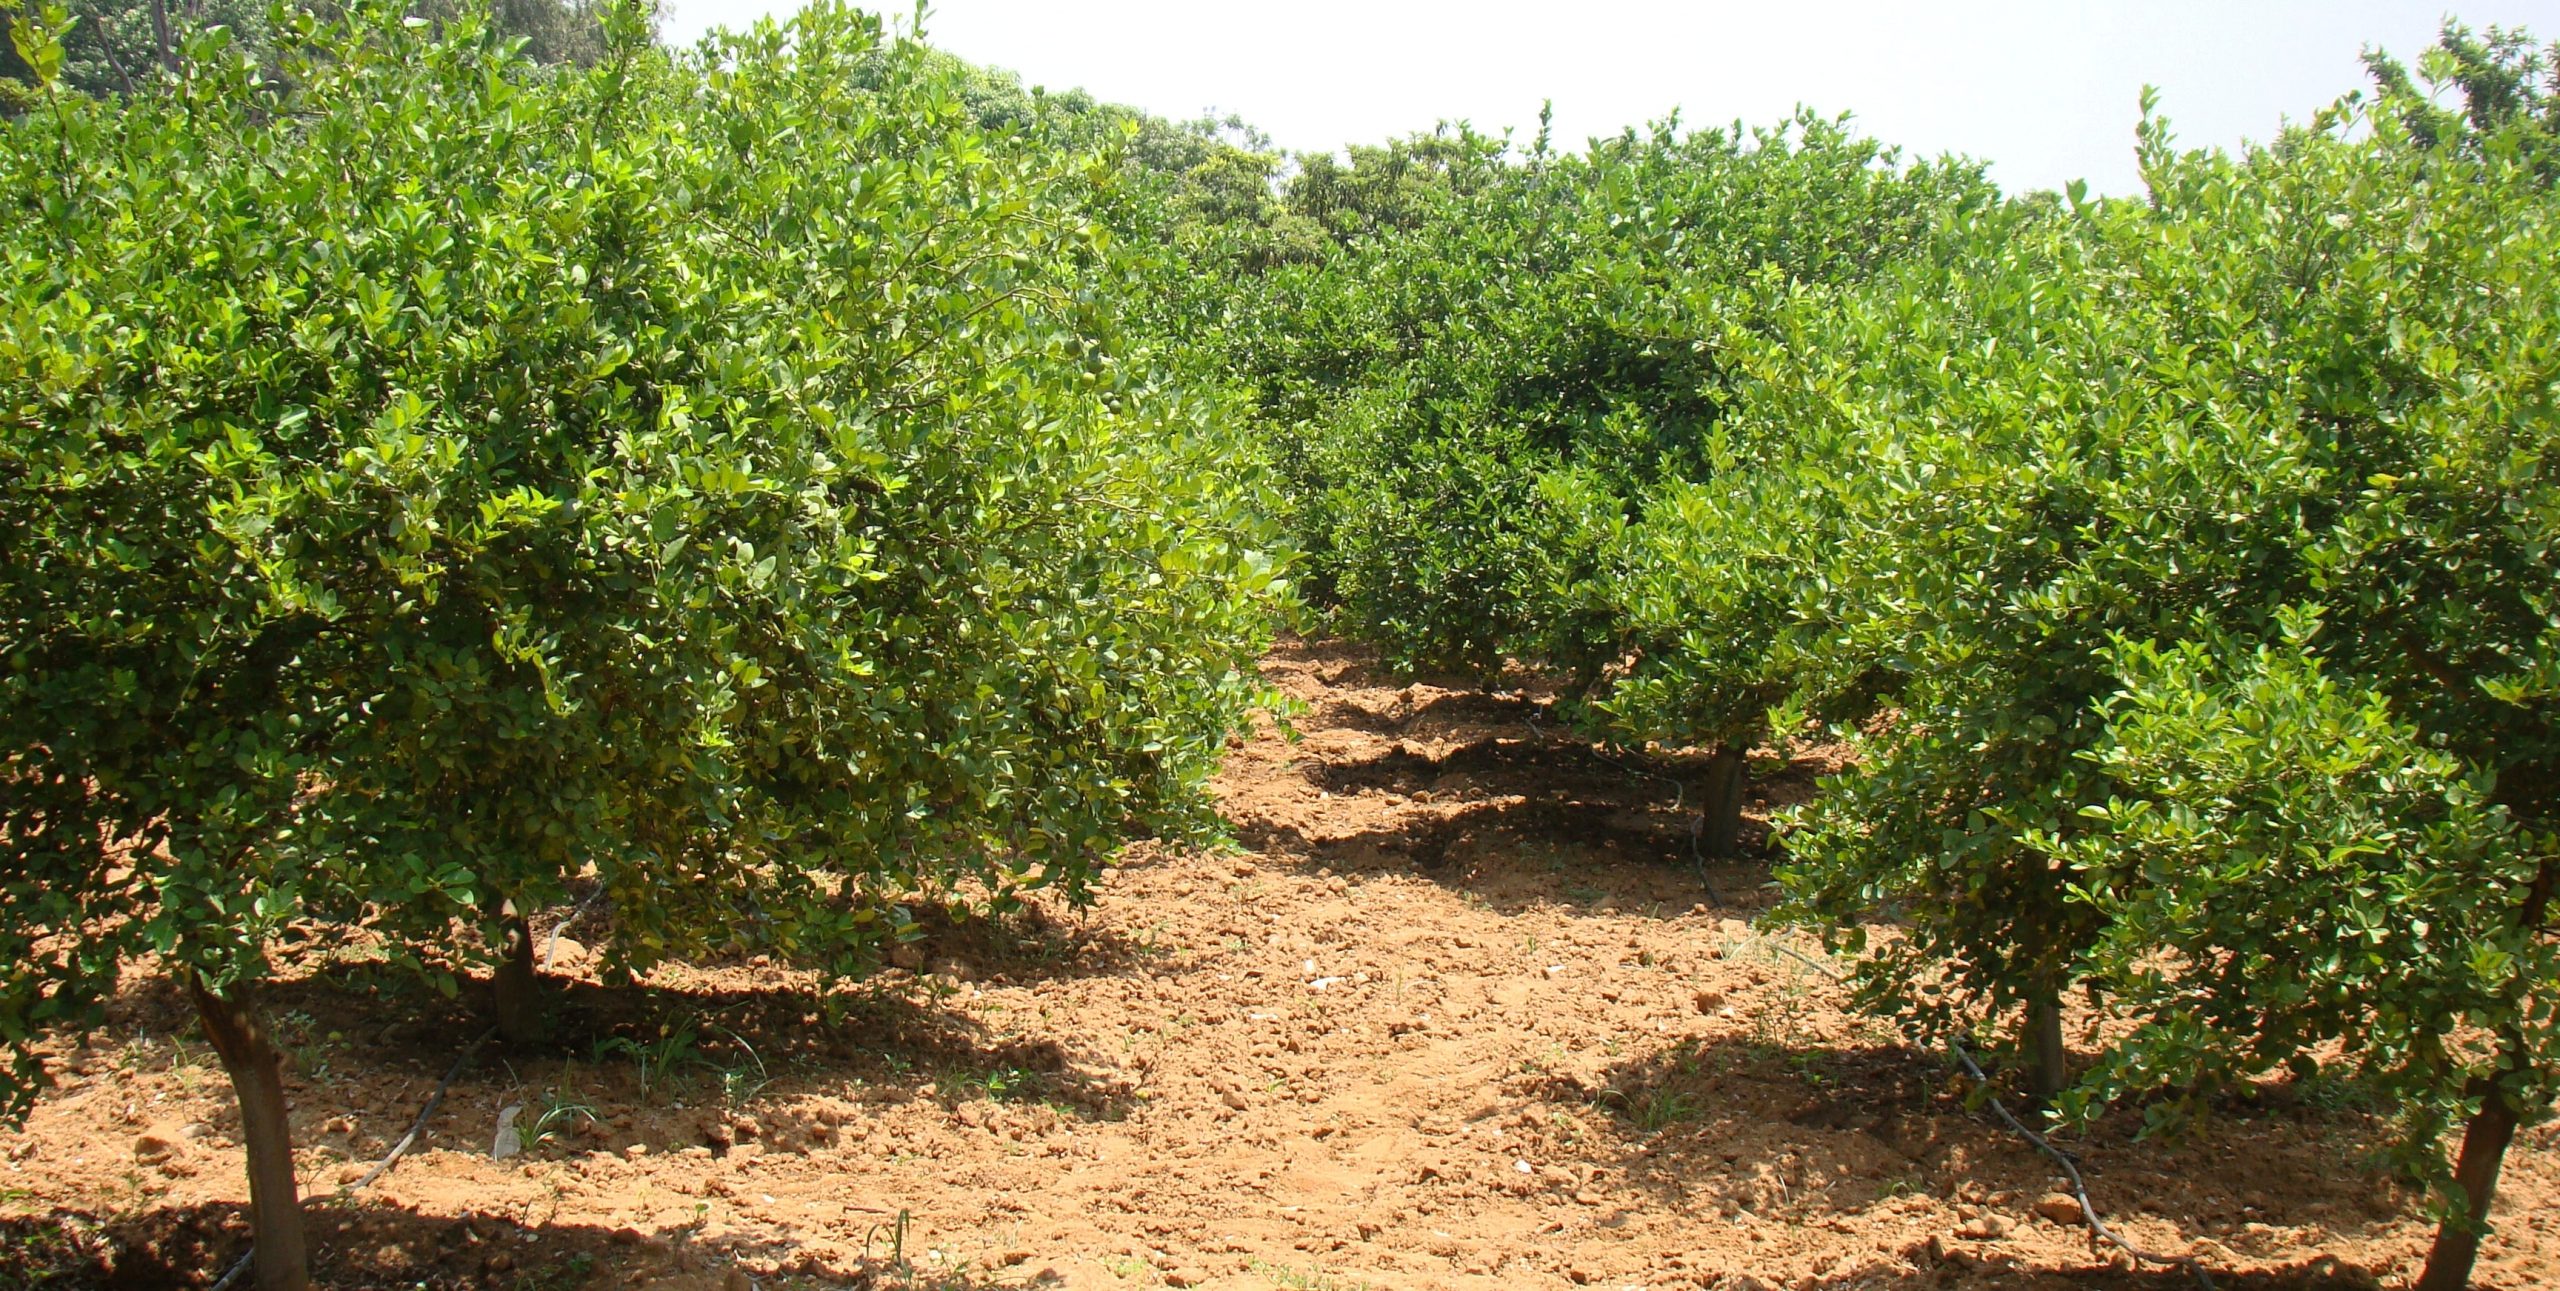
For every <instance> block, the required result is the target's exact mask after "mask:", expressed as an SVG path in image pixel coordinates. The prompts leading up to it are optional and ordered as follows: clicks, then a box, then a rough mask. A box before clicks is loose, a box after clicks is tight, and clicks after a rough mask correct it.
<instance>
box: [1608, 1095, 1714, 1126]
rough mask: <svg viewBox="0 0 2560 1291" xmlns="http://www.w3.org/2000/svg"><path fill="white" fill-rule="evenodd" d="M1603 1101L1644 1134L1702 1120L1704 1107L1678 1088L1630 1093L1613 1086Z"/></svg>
mask: <svg viewBox="0 0 2560 1291" xmlns="http://www.w3.org/2000/svg"><path fill="white" fill-rule="evenodd" d="M1600 1101H1601V1102H1602V1103H1604V1104H1606V1105H1608V1106H1609V1107H1610V1108H1611V1109H1612V1110H1614V1111H1616V1112H1617V1113H1618V1115H1619V1116H1621V1117H1623V1118H1625V1120H1626V1122H1627V1124H1628V1125H1629V1126H1630V1127H1632V1128H1633V1129H1635V1131H1636V1132H1637V1133H1640V1134H1654V1133H1659V1132H1660V1131H1662V1130H1666V1129H1669V1128H1670V1127H1672V1126H1674V1125H1678V1124H1680V1123H1681V1122H1683V1121H1694V1120H1696V1119H1698V1116H1699V1114H1700V1111H1701V1110H1702V1109H1701V1108H1700V1107H1699V1105H1698V1100H1697V1099H1696V1098H1694V1097H1692V1096H1690V1095H1689V1094H1686V1093H1683V1092H1681V1091H1679V1090H1676V1089H1645V1090H1638V1091H1636V1092H1634V1093H1629V1092H1627V1091H1626V1090H1622V1089H1611V1090H1607V1091H1605V1092H1603V1093H1602V1094H1601V1095H1600Z"/></svg>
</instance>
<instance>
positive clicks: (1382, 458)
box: [1231, 115, 1990, 672]
mask: <svg viewBox="0 0 2560 1291" xmlns="http://www.w3.org/2000/svg"><path fill="white" fill-rule="evenodd" d="M1287 198H1288V202H1289V204H1290V206H1291V207H1292V208H1293V209H1294V210H1296V211H1298V212H1299V213H1301V214H1302V215H1303V216H1304V218H1307V219H1310V220H1313V221H1315V222H1316V223H1318V224H1319V225H1321V226H1322V227H1323V228H1325V229H1326V230H1327V232H1328V233H1329V234H1330V235H1331V236H1332V237H1333V238H1335V239H1336V240H1337V242H1338V247H1339V249H1338V250H1337V251H1336V252H1335V253H1334V254H1332V255H1330V256H1328V257H1327V258H1325V259H1323V260H1321V261H1318V262H1314V263H1311V264H1307V265H1304V266H1283V267H1281V268H1278V269H1275V270H1274V271H1272V272H1270V273H1268V274H1265V275H1262V276H1261V278H1260V279H1259V280H1257V281H1254V282H1252V283H1251V284H1249V286H1248V288H1247V290H1246V291H1245V292H1243V293H1241V294H1240V297H1239V300H1238V303H1237V305H1236V306H1235V310H1236V317H1235V318H1234V319H1233V321H1232V323H1231V328H1232V335H1233V343H1234V345H1235V348H1236V351H1237V357H1236V359H1235V362H1236V363H1237V365H1238V366H1239V368H1240V369H1241V374H1242V375H1245V376H1247V377H1249V378H1250V379H1253V380H1255V381H1256V383H1257V385H1258V386H1259V388H1260V389H1261V391H1262V395H1263V400H1264V404H1265V407H1266V409H1267V415H1268V416H1269V417H1270V418H1271V420H1272V421H1273V422H1274V423H1275V432H1276V433H1277V434H1279V435H1280V436H1281V437H1282V439H1283V442H1284V444H1285V445H1286V449H1287V452H1288V453H1289V455H1290V456H1289V461H1290V463H1291V471H1292V477H1293V482H1294V484H1295V487H1296V491H1297V494H1298V497H1299V501H1300V504H1301V508H1302V509H1301V511H1300V513H1299V525H1300V537H1301V541H1302V542H1303V543H1304V544H1305V546H1306V547H1307V549H1308V551H1309V553H1310V557H1311V565H1310V571H1309V573H1310V577H1311V579H1313V580H1314V581H1315V583H1316V584H1317V586H1318V587H1319V588H1320V589H1321V590H1322V591H1324V592H1326V593H1327V594H1329V595H1330V596H1331V597H1332V598H1333V600H1334V602H1335V603H1336V604H1337V605H1338V607H1339V609H1340V613H1341V616H1342V620H1343V622H1344V623H1345V624H1346V625H1347V626H1350V627H1352V628H1353V629H1354V630H1357V631H1359V632H1361V633H1363V634H1365V635H1368V636H1371V637H1373V638H1374V639H1376V640H1378V641H1379V642H1380V643H1381V644H1382V645H1384V646H1385V647H1386V648H1387V649H1388V651H1389V653H1390V655H1391V656H1392V657H1393V658H1395V659H1396V660H1398V661H1399V662H1401V663H1405V664H1408V665H1413V666H1434V667H1455V668H1461V669H1470V670H1476V671H1480V672H1481V671H1490V670H1492V669H1494V668H1496V667H1498V666H1499V664H1500V662H1501V661H1502V659H1503V658H1504V657H1505V656H1506V655H1512V656H1522V657H1528V658H1532V659H1538V660H1543V661H1549V662H1554V663H1557V664H1560V665H1563V666H1566V667H1570V668H1577V669H1582V670H1585V671H1588V670H1589V669H1591V668H1594V667H1596V666H1598V665H1599V664H1601V663H1604V662H1607V661H1609V660H1613V659H1615V658H1616V657H1617V656H1618V655H1619V654H1621V653H1622V652H1623V651H1624V649H1625V648H1626V646H1627V645H1628V642H1627V641H1625V640H1624V639H1623V635H1622V634H1621V633H1619V632H1618V631H1616V630H1615V624H1614V623H1613V622H1612V621H1611V620H1610V618H1609V616H1606V615H1602V616H1598V617H1596V618H1595V616H1594V615H1593V614H1592V613H1590V612H1589V609H1590V606H1589V603H1590V602H1591V601H1592V599H1593V597H1594V595H1595V591H1594V589H1593V588H1591V587H1589V586H1587V583H1588V582H1589V580H1591V579H1592V578H1593V577H1594V576H1595V574H1596V573H1597V560H1598V556H1599V553H1600V552H1601V550H1602V549H1603V548H1604V547H1605V546H1606V545H1607V543H1608V542H1609V541H1610V539H1611V537H1612V535H1613V533H1614V531H1615V529H1616V527H1617V526H1618V525H1619V524H1620V523H1622V522H1623V521H1624V520H1625V519H1626V518H1627V517H1628V516H1629V515H1631V514H1633V513H1634V512H1635V511H1636V510H1637V509H1639V507H1640V505H1641V500H1642V498H1643V497H1644V495H1645V494H1646V493H1647V492H1648V491H1649V490H1650V489H1652V488H1653V487H1655V486H1656V485H1657V484H1660V483H1663V482H1667V481H1686V480H1700V479H1704V478H1706V477H1708V476H1709V475H1711V474H1712V473H1713V470H1714V458H1715V457H1716V455H1717V454H1718V452H1719V451H1721V449H1720V446H1719V443H1718V439H1717V429H1718V426H1719V423H1720V421H1721V419H1722V405H1723V400H1724V393H1725V390H1726V386H1727V382H1728V368H1727V366H1726V363H1725V360H1724V358H1723V343H1724V341H1725V338H1726V336H1727V335H1728V333H1731V332H1734V331H1737V330H1747V329H1749V328H1751V327H1752V326H1754V325H1755V322H1756V320H1757V317H1758V313H1757V311H1758V306H1759V303H1760V302H1761V301H1762V300H1764V299H1765V298H1766V297H1767V294H1768V286H1767V284H1768V283H1770V282H1772V281H1818V282H1830V281H1847V280H1855V279H1857V278H1860V277H1863V276H1865V275H1867V274H1870V273H1872V272H1874V271H1876V269H1878V268H1879V267H1881V266H1883V265H1886V264H1889V263H1892V262H1894V261H1895V260H1897V259H1899V258H1900V257H1903V256H1905V255H1910V254H1914V253H1925V248H1926V246H1927V244H1928V243H1929V241H1930V235H1931V230H1932V228H1933V227H1934V224H1935V221H1936V220H1937V218H1938V217H1939V215H1940V213H1941V212H1943V211H1945V210H1947V209H1949V208H1955V207H1962V206H1964V205H1967V204H1969V203H1975V202H1982V201H1987V200H1989V199H1990V190H1989V189H1988V186H1987V185H1985V184H1984V183H1983V182H1982V180H1981V179H1980V177H1979V174H1978V173H1977V172H1976V171H1975V170H1974V169H1973V168H1970V167H1967V166H1962V165H1953V164H1949V165H1938V164H1928V165H1919V166H1912V167H1908V168H1902V167H1898V166H1897V165H1896V163H1895V159H1894V158H1893V156H1892V155H1891V154H1890V153H1889V152H1887V151H1885V150H1883V149H1881V148H1880V147H1878V146H1877V145H1876V144H1875V143H1873V142H1872V141H1869V140H1865V139H1862V138H1859V137H1857V136H1856V135H1854V134H1852V133H1850V132H1849V131H1848V130H1846V129H1845V128H1844V127H1842V126H1841V125H1840V124H1839V123H1836V122H1831V121H1825V120H1822V119H1819V118H1816V117H1812V116H1809V115H1808V116H1805V117H1802V118H1800V119H1798V120H1796V121H1794V122H1790V123H1788V124H1787V125H1786V126H1783V127H1780V128H1776V129H1770V130H1763V131H1758V132H1752V133H1745V132H1742V131H1740V130H1730V131H1727V130H1704V131H1696V132H1691V133H1685V134H1684V133H1680V132H1679V131H1677V130H1676V128H1674V127H1673V126H1670V125H1665V126H1662V127H1659V128H1657V129H1655V130H1653V131H1650V132H1647V133H1641V134H1639V133H1633V132H1631V133H1629V134H1627V135H1625V136H1623V137H1619V138H1615V139H1607V140H1601V141H1597V142H1595V144H1594V145H1593V147H1592V148H1591V149H1590V151H1588V152H1587V153H1583V154H1573V155H1557V154H1555V153H1553V152H1551V151H1549V150H1548V149H1547V148H1546V146H1545V144H1544V143H1543V141H1542V142H1541V143H1540V145H1539V146H1538V147H1536V148H1534V149H1533V150H1532V151H1531V152H1530V153H1529V154H1528V155H1527V156H1525V157H1522V158H1518V159H1516V160H1514V159H1511V158H1510V157H1508V155H1507V152H1506V150H1505V148H1504V147H1503V145H1502V144H1501V143H1499V142H1498V141H1492V140H1486V139H1483V138H1480V137H1477V136H1473V135H1469V134H1466V133H1464V132H1456V133H1452V134H1448V135H1444V136H1440V137H1435V138H1424V139H1420V140H1415V141H1411V142H1409V143H1406V144H1402V145H1398V146H1396V147H1394V148H1390V149H1384V150H1362V151H1355V152H1354V154H1353V156H1352V159H1351V161H1350V163H1349V164H1348V165H1339V164H1331V163H1326V164H1311V165H1310V166H1309V167H1308V168H1307V169H1306V170H1304V171H1302V172H1301V173H1300V174H1299V175H1298V176H1297V177H1296V178H1295V179H1294V181H1293V182H1292V184H1291V186H1290V188H1289V191H1288V194H1287Z"/></svg>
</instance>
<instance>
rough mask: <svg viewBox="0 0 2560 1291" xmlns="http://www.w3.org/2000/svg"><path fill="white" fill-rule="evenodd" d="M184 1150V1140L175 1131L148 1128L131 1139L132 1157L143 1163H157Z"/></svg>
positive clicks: (171, 1157) (169, 1158)
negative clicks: (148, 1129)
mask: <svg viewBox="0 0 2560 1291" xmlns="http://www.w3.org/2000/svg"><path fill="white" fill-rule="evenodd" d="M185 1151H186V1140H185V1139H183V1138H181V1137H179V1136H178V1134H177V1133H176V1132H175V1131H163V1130H150V1131H147V1132H145V1133H143V1134H142V1135H140V1136H138V1137H136V1138H135V1139H134V1141H133V1159H134V1160H136V1161H139V1162H141V1163H142V1164H144V1165H158V1164H159V1163H161V1162H163V1161H168V1160H172V1159H175V1158H176V1157H177V1156H178V1155H179V1154H180V1153H183V1152H185Z"/></svg>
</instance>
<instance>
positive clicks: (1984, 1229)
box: [1956, 1215, 2009, 1242]
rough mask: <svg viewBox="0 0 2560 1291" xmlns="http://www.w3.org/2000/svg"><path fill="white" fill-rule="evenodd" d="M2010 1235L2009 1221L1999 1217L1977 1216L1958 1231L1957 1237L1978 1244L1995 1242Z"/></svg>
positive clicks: (1965, 1222)
mask: <svg viewBox="0 0 2560 1291" xmlns="http://www.w3.org/2000/svg"><path fill="white" fill-rule="evenodd" d="M2008 1235H2009V1221H2008V1220H2005V1219H2002V1218H2001V1217H1999V1216H1998V1215H1976V1216H1974V1217H1973V1218H1971V1219H1968V1220H1966V1221H1964V1227H1962V1228H1959V1229H1957V1230H1956V1236H1958V1237H1962V1238H1967V1239H1970V1240H1972V1241H1977V1242H1994V1241H1998V1240H1999V1239H2001V1238H2003V1237H2007V1236H2008Z"/></svg>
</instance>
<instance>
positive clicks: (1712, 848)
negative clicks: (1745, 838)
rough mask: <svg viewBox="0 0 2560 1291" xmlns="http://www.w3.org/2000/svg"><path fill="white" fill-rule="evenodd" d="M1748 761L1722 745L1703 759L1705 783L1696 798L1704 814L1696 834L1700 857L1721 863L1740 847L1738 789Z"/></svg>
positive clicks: (1739, 753) (1738, 749)
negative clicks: (1701, 824)
mask: <svg viewBox="0 0 2560 1291" xmlns="http://www.w3.org/2000/svg"><path fill="white" fill-rule="evenodd" d="M1749 767H1750V759H1749V758H1748V757H1746V756H1745V755H1744V753H1743V750H1741V749H1740V748H1737V747H1735V746H1732V745H1726V746H1725V747H1723V748H1720V749H1717V750H1716V751H1715V756H1713V757H1710V758H1708V759H1707V783H1706V787H1705V789H1704V791H1703V792H1702V793H1701V794H1700V797H1699V802H1698V807H1699V810H1701V811H1703V812H1705V813H1706V823H1705V825H1704V826H1702V827H1701V829H1700V830H1699V834H1698V850H1699V852H1700V853H1701V854H1703V855H1706V856H1711V857H1714V858H1715V859H1717V860H1724V859H1727V858H1729V857H1731V856H1732V855H1733V854H1734V853H1735V852H1736V851H1738V850H1740V848H1741V846H1742V786H1743V782H1744V781H1745V780H1746V779H1747V778H1748V777H1747V776H1746V775H1745V774H1744V773H1745V772H1746V771H1747V770H1749Z"/></svg>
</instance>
